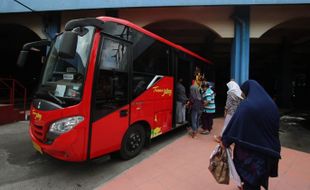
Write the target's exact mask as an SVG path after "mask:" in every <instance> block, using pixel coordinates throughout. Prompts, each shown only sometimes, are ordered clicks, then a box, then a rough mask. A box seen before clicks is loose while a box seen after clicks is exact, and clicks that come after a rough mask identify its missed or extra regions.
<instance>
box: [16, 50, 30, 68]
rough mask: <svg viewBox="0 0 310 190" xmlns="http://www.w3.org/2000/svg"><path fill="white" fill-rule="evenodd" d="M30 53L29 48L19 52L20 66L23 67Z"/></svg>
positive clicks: (18, 60) (18, 63)
mask: <svg viewBox="0 0 310 190" xmlns="http://www.w3.org/2000/svg"><path fill="white" fill-rule="evenodd" d="M28 53H29V50H21V51H20V52H19V55H18V59H17V66H18V67H23V66H24V65H25V63H26V60H27V57H28Z"/></svg>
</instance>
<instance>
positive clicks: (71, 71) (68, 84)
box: [35, 27, 95, 107]
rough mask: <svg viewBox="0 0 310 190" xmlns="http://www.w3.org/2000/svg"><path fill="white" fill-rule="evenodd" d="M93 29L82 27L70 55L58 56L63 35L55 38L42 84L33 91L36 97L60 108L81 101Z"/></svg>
mask: <svg viewBox="0 0 310 190" xmlns="http://www.w3.org/2000/svg"><path fill="white" fill-rule="evenodd" d="M94 31H95V28H94V27H85V28H83V29H82V32H79V33H78V34H79V35H78V42H77V48H76V53H75V56H74V57H73V58H62V57H60V56H59V55H58V50H59V44H60V41H61V38H62V35H59V36H57V37H56V40H55V43H54V45H53V46H52V47H51V49H50V52H49V56H48V58H47V61H46V66H45V69H44V73H43V77H42V80H41V83H40V85H39V88H38V90H37V92H36V93H35V97H36V98H42V99H48V100H50V101H52V102H54V103H56V104H58V105H60V106H62V107H66V106H71V105H74V104H77V103H79V102H80V101H81V97H82V92H83V85H84V80H85V75H86V69H87V65H88V58H89V54H90V50H91V42H92V37H93V34H94Z"/></svg>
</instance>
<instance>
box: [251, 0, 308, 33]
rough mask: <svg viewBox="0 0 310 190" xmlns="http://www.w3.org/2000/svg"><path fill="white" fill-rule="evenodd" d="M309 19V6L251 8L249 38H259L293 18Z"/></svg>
mask: <svg viewBox="0 0 310 190" xmlns="http://www.w3.org/2000/svg"><path fill="white" fill-rule="evenodd" d="M302 17H308V18H310V6H309V5H300V6H253V7H251V11H250V37H251V38H259V37H260V36H262V35H263V34H264V33H265V32H267V31H268V30H270V29H271V28H273V27H275V26H276V25H278V24H281V23H283V22H285V21H289V20H292V19H295V18H302Z"/></svg>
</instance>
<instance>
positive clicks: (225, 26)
mask: <svg viewBox="0 0 310 190" xmlns="http://www.w3.org/2000/svg"><path fill="white" fill-rule="evenodd" d="M232 12H233V7H179V8H149V9H122V10H120V11H119V16H120V17H121V18H125V19H128V20H130V21H132V22H134V23H136V24H138V25H140V26H142V27H144V26H146V25H148V24H151V23H155V22H158V21H163V20H188V21H194V22H196V23H199V24H202V25H204V26H206V27H208V28H209V29H211V30H213V31H214V32H215V33H217V34H218V35H219V36H221V37H223V38H232V37H233V36H234V22H233V20H232V19H231V18H230V15H231V14H232Z"/></svg>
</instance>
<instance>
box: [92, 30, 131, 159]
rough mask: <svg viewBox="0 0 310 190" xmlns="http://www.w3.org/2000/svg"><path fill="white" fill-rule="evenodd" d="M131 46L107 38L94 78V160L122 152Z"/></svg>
mask: <svg viewBox="0 0 310 190" xmlns="http://www.w3.org/2000/svg"><path fill="white" fill-rule="evenodd" d="M129 52H130V45H129V44H128V43H125V42H123V41H121V40H118V39H114V38H109V37H106V36H104V37H103V38H102V40H101V45H100V51H99V52H98V53H99V56H97V59H98V60H97V66H96V71H95V73H96V74H95V78H94V89H93V96H92V97H93V102H92V125H91V126H90V127H91V129H90V134H91V135H90V137H89V138H90V158H95V157H98V156H101V155H103V154H106V153H108V152H112V151H115V150H118V149H119V148H120V144H121V141H122V137H123V135H124V133H125V132H126V130H127V128H128V125H129V95H128V87H129V80H128V69H129V66H128V65H129V60H130V59H129V58H130V53H129Z"/></svg>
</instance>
